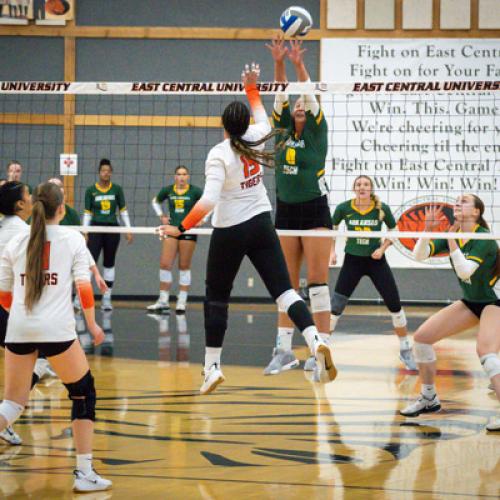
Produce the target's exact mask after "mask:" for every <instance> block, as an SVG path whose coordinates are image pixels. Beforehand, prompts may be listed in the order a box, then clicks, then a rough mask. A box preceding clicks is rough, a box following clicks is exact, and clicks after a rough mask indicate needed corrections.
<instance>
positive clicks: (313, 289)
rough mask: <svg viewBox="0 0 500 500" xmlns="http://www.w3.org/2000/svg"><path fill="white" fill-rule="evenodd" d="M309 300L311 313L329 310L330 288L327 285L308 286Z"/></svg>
mask: <svg viewBox="0 0 500 500" xmlns="http://www.w3.org/2000/svg"><path fill="white" fill-rule="evenodd" d="M309 300H310V301H311V310H312V312H313V313H318V312H323V311H328V312H330V307H331V306H330V290H329V288H328V285H311V286H309Z"/></svg>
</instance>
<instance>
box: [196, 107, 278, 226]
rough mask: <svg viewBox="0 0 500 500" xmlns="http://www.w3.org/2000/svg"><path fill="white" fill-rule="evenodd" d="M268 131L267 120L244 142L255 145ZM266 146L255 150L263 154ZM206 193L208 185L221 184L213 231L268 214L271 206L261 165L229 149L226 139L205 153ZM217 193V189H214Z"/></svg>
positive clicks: (247, 134) (252, 130)
mask: <svg viewBox="0 0 500 500" xmlns="http://www.w3.org/2000/svg"><path fill="white" fill-rule="evenodd" d="M270 131H271V126H270V125H269V121H268V120H267V116H266V117H265V120H264V121H259V122H258V123H256V124H255V125H250V126H249V127H248V130H247V131H246V133H245V135H243V139H246V140H249V141H257V140H259V139H262V137H264V136H265V135H267V134H268V133H269V132H270ZM264 147H265V145H264V144H261V145H260V146H257V147H256V148H255V149H256V150H260V151H262V150H263V149H264ZM205 175H206V184H205V191H204V192H205V193H206V192H208V191H210V189H211V187H210V184H211V183H213V184H216V183H220V184H222V186H221V187H222V189H221V188H220V186H219V188H218V189H220V196H219V197H218V200H217V201H218V202H217V204H216V206H215V209H214V214H213V216H212V225H213V226H214V227H229V226H234V225H236V224H240V223H241V222H244V221H246V220H249V219H251V218H252V217H254V216H256V215H258V214H260V213H262V212H270V211H271V210H272V208H271V202H270V201H269V198H268V196H267V191H266V188H265V186H264V171H263V167H262V165H259V164H258V163H257V162H255V161H253V160H250V159H247V158H244V157H242V156H241V155H240V154H238V153H236V152H235V151H234V150H233V148H232V147H231V143H230V140H229V139H226V140H225V141H222V142H220V143H219V144H217V145H216V146H214V147H213V148H212V149H211V150H210V152H209V153H208V157H207V161H206V164H205ZM216 189H217V188H216Z"/></svg>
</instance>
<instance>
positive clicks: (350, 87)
mask: <svg viewBox="0 0 500 500" xmlns="http://www.w3.org/2000/svg"><path fill="white" fill-rule="evenodd" d="M258 87H259V90H260V92H261V93H262V94H271V95H272V94H277V93H281V92H286V93H289V94H319V95H321V94H374V93H389V94H390V93H425V92H431V93H443V92H445V93H447V92H453V93H457V92H495V91H500V81H496V80H481V81H426V82H408V81H391V82H354V83H338V82H300V83H299V82H285V83H282V82H260V83H258ZM244 93H245V91H244V87H243V84H242V83H241V82H49V81H32V82H20V81H3V82H0V94H56V95H57V94H71V95H106V94H108V95H168V94H174V95H186V94H187V95H211V94H226V95H238V94H244Z"/></svg>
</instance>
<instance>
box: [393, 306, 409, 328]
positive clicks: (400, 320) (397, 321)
mask: <svg viewBox="0 0 500 500" xmlns="http://www.w3.org/2000/svg"><path fill="white" fill-rule="evenodd" d="M391 318H392V326H393V327H394V328H404V327H405V326H406V324H407V321H406V314H405V312H404V309H401V311H399V312H397V313H391Z"/></svg>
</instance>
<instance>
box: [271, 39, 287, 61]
mask: <svg viewBox="0 0 500 500" xmlns="http://www.w3.org/2000/svg"><path fill="white" fill-rule="evenodd" d="M266 47H267V48H268V49H269V51H270V52H271V55H272V56H273V59H274V61H275V62H278V63H279V62H283V61H284V59H285V57H286V55H287V54H288V47H287V46H286V45H285V37H284V35H283V34H282V33H280V32H278V33H277V34H276V35H275V36H274V38H273V39H272V40H271V43H266Z"/></svg>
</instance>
